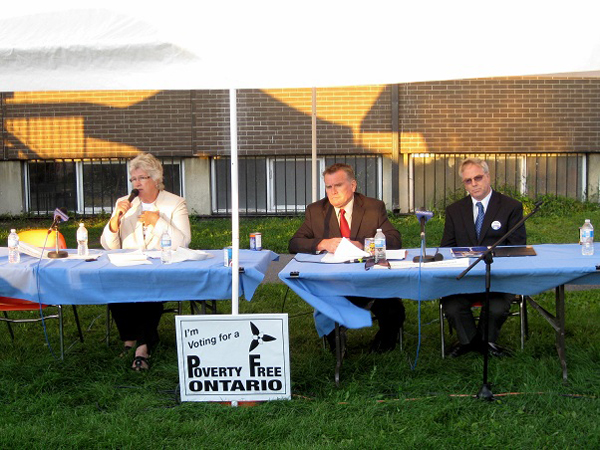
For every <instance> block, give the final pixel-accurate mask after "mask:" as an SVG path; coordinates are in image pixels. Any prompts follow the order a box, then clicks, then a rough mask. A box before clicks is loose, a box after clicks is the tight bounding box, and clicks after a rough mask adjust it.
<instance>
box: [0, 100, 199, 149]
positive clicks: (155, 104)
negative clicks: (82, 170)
mask: <svg viewBox="0 0 600 450" xmlns="http://www.w3.org/2000/svg"><path fill="white" fill-rule="evenodd" d="M4 97H5V101H4V105H3V106H4V108H3V123H4V131H5V138H4V146H5V155H6V157H7V159H33V158H82V157H101V156H102V157H109V156H131V155H135V154H137V153H138V152H139V151H149V152H152V153H154V154H156V155H160V156H191V155H192V127H191V118H192V114H191V101H190V92H189V91H93V92H19V93H14V94H4Z"/></svg>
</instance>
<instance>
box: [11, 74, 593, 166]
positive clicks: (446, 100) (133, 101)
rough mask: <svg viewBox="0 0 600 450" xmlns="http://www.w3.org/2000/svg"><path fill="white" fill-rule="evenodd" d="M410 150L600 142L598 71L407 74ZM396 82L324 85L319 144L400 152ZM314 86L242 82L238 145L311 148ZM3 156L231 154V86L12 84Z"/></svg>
mask: <svg viewBox="0 0 600 450" xmlns="http://www.w3.org/2000/svg"><path fill="white" fill-rule="evenodd" d="M398 91H399V99H398V101H399V122H400V124H399V127H400V151H401V152H404V153H409V152H431V153H436V152H440V153H443V152H461V153H463V152H477V153H482V152H484V153H489V152H595V151H597V149H598V148H599V145H598V144H599V135H600V123H599V122H600V121H599V119H600V106H599V105H600V101H599V100H600V79H599V80H597V79H538V78H530V79H525V78H512V79H482V80H467V81H446V82H430V83H412V84H402V85H399V89H398ZM391 93H392V89H391V87H390V86H358V87H340V88H319V89H317V115H318V119H317V130H318V139H317V145H318V149H319V153H320V154H334V153H337V154H339V153H345V154H363V153H378V154H391V151H392V144H393V142H392V139H393V134H392V128H393V127H392V124H391V121H392V112H391V102H392V98H391ZM311 99H312V93H311V90H310V89H275V90H241V91H238V139H239V141H238V148H239V153H240V155H261V154H265V155H295V154H301V155H304V154H310V152H311ZM2 120H3V124H4V127H3V128H4V139H3V157H4V159H30V158H81V157H101V156H104V157H109V156H131V155H134V154H136V153H137V152H139V151H150V152H152V153H154V154H157V155H159V156H193V155H202V156H218V155H228V154H229V92H228V91H224V90H220V91H217V90H216V91H100V92H97V91H94V92H38V93H5V94H3V103H2Z"/></svg>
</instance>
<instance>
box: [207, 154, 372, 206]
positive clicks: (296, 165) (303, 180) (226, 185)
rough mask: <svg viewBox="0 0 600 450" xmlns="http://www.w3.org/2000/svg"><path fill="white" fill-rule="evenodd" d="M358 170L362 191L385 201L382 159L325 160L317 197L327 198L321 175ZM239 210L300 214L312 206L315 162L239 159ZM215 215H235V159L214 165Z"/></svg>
mask: <svg viewBox="0 0 600 450" xmlns="http://www.w3.org/2000/svg"><path fill="white" fill-rule="evenodd" d="M336 162H341V163H347V164H350V165H351V166H352V167H354V170H355V173H356V178H357V182H358V191H359V192H361V193H363V194H365V195H368V196H370V197H376V198H381V192H382V183H381V170H382V168H381V165H382V163H381V158H380V157H378V156H371V155H366V156H364V155H361V156H353V155H344V156H324V157H320V158H318V159H317V173H318V174H319V175H318V192H317V197H318V198H323V197H324V196H325V187H324V182H323V176H322V175H321V173H322V172H323V170H324V168H325V167H326V166H328V165H330V164H333V163H336ZM238 175H239V182H238V187H239V208H240V213H241V214H297V213H302V212H304V210H305V208H306V205H307V204H309V203H311V202H312V185H311V183H312V160H311V157H310V156H299V157H259V156H256V157H243V158H239V159H238ZM211 186H212V212H213V214H229V213H230V211H231V195H230V193H231V159H230V158H214V159H213V160H212V161H211Z"/></svg>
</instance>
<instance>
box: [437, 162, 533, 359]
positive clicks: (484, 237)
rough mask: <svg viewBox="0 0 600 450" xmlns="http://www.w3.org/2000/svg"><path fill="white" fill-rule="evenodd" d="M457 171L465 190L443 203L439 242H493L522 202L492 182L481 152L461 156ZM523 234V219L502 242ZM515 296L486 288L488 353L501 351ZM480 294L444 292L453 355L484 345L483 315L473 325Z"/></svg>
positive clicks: (519, 240)
mask: <svg viewBox="0 0 600 450" xmlns="http://www.w3.org/2000/svg"><path fill="white" fill-rule="evenodd" d="M460 175H461V177H462V181H463V184H464V186H465V189H466V190H467V192H468V193H469V195H468V196H466V197H465V198H463V199H461V200H459V201H457V202H455V203H453V204H452V205H450V206H448V208H446V222H445V225H444V235H443V237H442V242H441V244H440V246H441V247H475V246H487V245H492V244H494V243H495V242H496V241H497V240H498V239H500V238H501V237H502V236H503V235H504V234H505V233H506V232H507V231H508V230H510V229H511V228H512V227H513V226H514V225H515V224H517V223H518V222H519V221H520V220H521V219H522V218H523V205H522V204H521V202H518V201H517V200H514V199H512V198H510V197H507V196H506V195H503V194H500V193H499V192H496V191H494V190H493V189H492V188H491V181H490V173H489V168H488V165H487V163H486V162H485V161H482V160H481V159H479V158H468V159H466V160H464V161H463V162H462V163H461V167H460ZM526 239H527V235H526V231H525V224H523V225H522V226H521V227H519V228H518V229H517V230H516V231H515V232H514V233H513V234H512V236H510V237H508V238H507V239H506V240H505V241H504V242H502V243H501V245H524V244H525V243H526ZM513 298H514V295H512V294H504V293H499V292H492V293H490V309H489V328H488V331H489V335H488V338H489V347H490V353H491V354H492V355H495V356H502V355H503V354H504V352H503V351H502V349H501V348H500V347H498V346H497V345H496V340H497V339H498V335H499V333H500V328H501V327H502V324H503V323H504V321H505V320H506V318H507V317H508V314H509V311H510V304H511V301H512V299H513ZM484 299H485V294H458V295H451V296H449V297H444V298H442V300H441V301H442V305H443V308H444V312H445V313H446V316H447V317H448V319H449V320H450V323H451V324H452V326H454V328H455V329H456V332H457V334H458V339H459V343H458V345H456V346H455V347H454V349H453V350H452V351H451V353H450V356H451V357H457V356H460V355H463V354H465V353H468V352H470V351H473V350H477V351H481V350H483V349H485V347H483V344H482V335H481V330H482V329H483V324H482V323H481V322H482V321H480V324H479V327H476V326H475V319H474V318H473V313H472V312H471V305H472V304H473V303H476V302H482V301H483V300H484Z"/></svg>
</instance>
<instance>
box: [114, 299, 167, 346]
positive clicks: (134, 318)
mask: <svg viewBox="0 0 600 450" xmlns="http://www.w3.org/2000/svg"><path fill="white" fill-rule="evenodd" d="M110 310H111V312H112V315H113V317H114V319H115V323H116V324H117V328H118V330H119V336H120V337H121V340H122V341H137V345H138V346H140V345H144V344H146V345H147V346H148V349H151V348H153V347H154V346H155V345H156V344H157V343H158V323H159V322H160V316H161V315H162V312H163V304H162V303H161V302H143V303H111V304H110Z"/></svg>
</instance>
